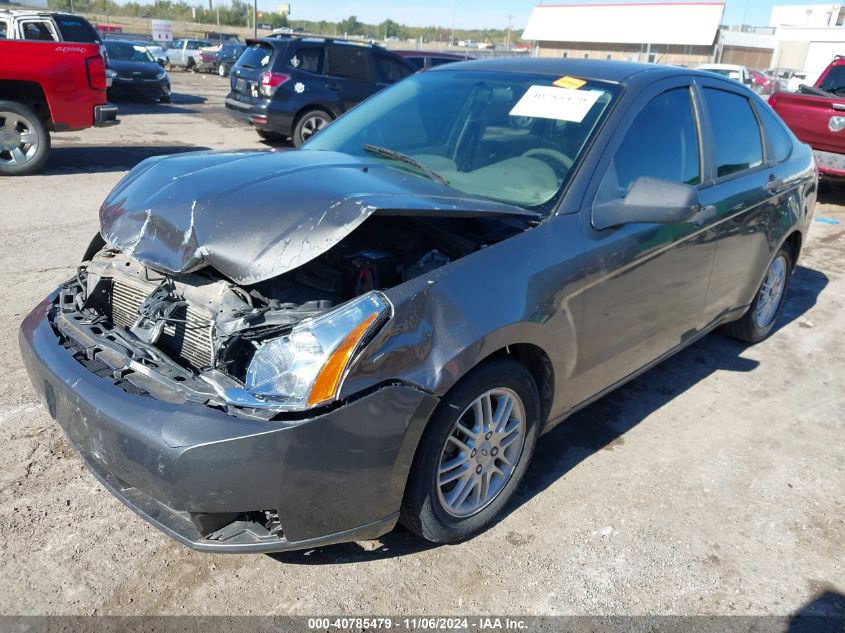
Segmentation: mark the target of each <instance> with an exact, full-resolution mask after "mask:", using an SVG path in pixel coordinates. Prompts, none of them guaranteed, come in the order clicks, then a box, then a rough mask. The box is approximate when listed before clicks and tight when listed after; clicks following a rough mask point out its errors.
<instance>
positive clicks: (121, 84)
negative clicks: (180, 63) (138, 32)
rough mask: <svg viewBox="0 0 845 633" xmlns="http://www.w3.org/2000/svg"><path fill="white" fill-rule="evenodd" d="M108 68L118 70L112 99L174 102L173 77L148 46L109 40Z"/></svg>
mask: <svg viewBox="0 0 845 633" xmlns="http://www.w3.org/2000/svg"><path fill="white" fill-rule="evenodd" d="M105 46H106V51H107V52H108V67H109V69H110V70H112V71H114V73H115V75H114V79H113V81H112V85H111V87H110V88H109V91H108V93H109V98H111V99H115V100H118V99H152V100H154V101H160V102H161V103H170V78H169V77H168V76H167V71H166V70H164V68H162V67H161V65H160V64H159V63H158V62H156V59H155V57H153V56H152V55H151V54H150V52H149V51H148V50H147V48H146V47H145V46H142V45H139V44H137V43H135V42H124V41H121V40H106V42H105Z"/></svg>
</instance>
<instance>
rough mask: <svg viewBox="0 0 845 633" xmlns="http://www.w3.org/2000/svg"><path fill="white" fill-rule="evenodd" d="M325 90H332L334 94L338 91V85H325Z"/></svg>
mask: <svg viewBox="0 0 845 633" xmlns="http://www.w3.org/2000/svg"><path fill="white" fill-rule="evenodd" d="M326 88H328V89H329V90H334V91H335V92H339V91H340V84H326Z"/></svg>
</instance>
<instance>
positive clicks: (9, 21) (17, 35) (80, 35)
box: [0, 9, 100, 44]
mask: <svg viewBox="0 0 845 633" xmlns="http://www.w3.org/2000/svg"><path fill="white" fill-rule="evenodd" d="M2 39H10V40H42V41H55V42H58V41H64V42H88V43H98V44H99V42H100V34H99V33H98V32H97V30H96V29H95V28H94V27H93V26H91V23H90V22H88V20H86V19H85V18H83V17H82V16H81V15H74V14H71V13H59V12H54V11H30V10H8V9H0V40H2Z"/></svg>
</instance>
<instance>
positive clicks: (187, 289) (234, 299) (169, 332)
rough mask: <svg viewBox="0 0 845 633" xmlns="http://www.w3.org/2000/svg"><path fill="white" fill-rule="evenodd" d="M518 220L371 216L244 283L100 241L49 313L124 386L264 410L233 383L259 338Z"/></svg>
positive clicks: (465, 250)
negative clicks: (168, 265)
mask: <svg viewBox="0 0 845 633" xmlns="http://www.w3.org/2000/svg"><path fill="white" fill-rule="evenodd" d="M527 226H528V225H527V223H526V221H525V220H523V219H516V218H466V217H464V218H416V217H409V216H396V217H393V216H387V217H378V216H377V217H372V218H370V219H368V220H367V221H366V222H364V223H363V224H362V225H361V226H359V227H358V228H357V229H355V230H354V231H352V232H351V233H349V235H347V236H346V237H345V238H343V239H342V240H340V241H339V242H338V243H337V244H335V245H334V246H333V247H331V248H330V249H329V250H327V251H326V252H325V253H323V254H322V255H320V256H319V257H317V258H315V259H313V260H311V261H309V262H306V263H305V264H303V265H302V266H299V267H297V268H294V269H293V270H289V271H287V272H284V273H283V274H281V275H278V276H276V277H273V278H271V279H267V280H263V281H260V282H258V283H256V284H253V285H237V284H235V283H233V282H231V281H230V280H228V279H226V278H225V277H223V276H222V275H221V274H219V273H218V272H217V271H216V270H215V269H213V268H212V267H210V266H206V267H204V268H201V269H200V270H197V271H195V272H190V273H182V274H178V275H176V274H163V273H160V272H158V271H156V270H154V269H152V268H149V267H147V266H145V265H143V264H141V263H139V262H138V261H136V260H135V259H133V258H131V257H129V256H127V255H126V254H124V253H122V252H121V251H119V250H117V249H114V248H111V247H109V246H106V247H105V248H103V249H102V250H100V251H99V252H98V253H97V254H96V255H95V256H94V257H93V258H92V259H91V261H90V262H87V263H86V264H84V265H83V267H81V268H80V270H79V272H78V275H77V277H76V279H73V280H71V281H69V282H67V283H66V284H65V285H63V286H62V288H61V295H60V300H59V309H58V310H57V313H56V315H55V317H54V320H53V323H54V327H55V328H56V329H57V330H58V331H59V333H60V334H61V335H62V336H63V337H64V339H65V346H66V347H68V348H69V349H71V350H72V351H73V352H74V353H75V354H76V355H77V358H78V359H79V360H80V361H81V362H83V363H85V364H87V365H88V366H89V367H90V368H91V369H92V371H95V373H98V374H100V375H103V376H108V377H110V378H111V379H113V380H115V381H116V382H118V383H119V384H121V385H122V386H123V387H124V388H125V389H129V390H133V391H137V392H139V393H148V394H150V395H153V396H154V397H157V398H160V399H163V400H168V401H195V402H199V403H202V404H207V405H211V406H218V407H220V408H222V409H224V410H227V411H229V412H230V413H234V414H238V415H247V416H249V417H261V418H270V417H272V416H273V415H275V413H277V411H274V410H273V408H272V406H270V405H269V404H268V405H267V407H266V408H265V407H264V406H262V405H263V404H264V403H262V401H261V399H260V398H259V399H257V398H256V397H254V396H253V395H252V394H249V393H247V391H246V390H245V389H244V384H245V381H246V379H247V372H248V368H249V365H250V362H251V360H252V359H253V357H254V355H255V352H256V350H257V349H258V348H259V347H260V346H261V345H262V343H263V342H264V341H267V340H268V339H273V338H274V337H280V336H284V335H287V334H289V333H290V332H291V329H292V328H293V327H294V326H295V325H296V324H298V323H300V322H302V321H304V320H306V319H308V318H309V317H316V316H318V315H320V314H322V313H325V312H327V311H329V310H331V309H332V308H334V307H336V306H339V305H341V304H344V302H347V301H349V300H351V299H354V298H356V297H361V296H362V295H365V294H367V293H372V291H378V290H384V289H388V288H392V287H394V286H397V285H399V284H401V283H403V282H405V281H408V280H410V279H413V278H416V277H419V276H422V275H426V274H428V273H430V272H431V271H433V270H436V269H437V268H439V267H441V266H444V265H446V264H448V263H450V262H452V261H455V260H457V259H460V258H462V257H464V256H466V255H468V254H470V253H472V252H474V251H476V250H478V249H480V248H484V247H486V246H488V245H490V244H493V243H495V242H498V241H501V240H502V239H505V238H507V237H510V236H511V235H513V234H515V233H518V232H520V231H522V230H524V229H525V228H526V227H527Z"/></svg>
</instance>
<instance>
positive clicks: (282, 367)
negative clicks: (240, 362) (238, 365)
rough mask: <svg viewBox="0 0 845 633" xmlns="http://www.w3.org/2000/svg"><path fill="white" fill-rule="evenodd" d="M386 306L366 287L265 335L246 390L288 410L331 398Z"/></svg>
mask: <svg viewBox="0 0 845 633" xmlns="http://www.w3.org/2000/svg"><path fill="white" fill-rule="evenodd" d="M390 312H391V306H390V303H389V302H388V300H387V298H386V297H385V296H384V295H382V294H381V293H379V292H369V293H367V294H365V295H361V296H360V297H357V298H356V299H353V300H352V301H349V302H348V303H345V304H343V305H342V306H340V307H338V308H336V309H334V310H331V311H329V312H326V313H325V314H321V315H320V316H318V317H315V318H313V319H306V320H305V321H302V322H300V323H298V324H297V325H295V326H294V328H293V329H292V330H291V332H290V333H289V334H287V335H286V336H281V337H279V338H274V339H271V340H268V341H265V342H264V343H263V344H262V345H261V346H260V347H259V348H258V349H257V350H256V352H255V355H254V356H253V358H252V361H251V362H250V364H249V367H248V369H247V372H246V380H245V384H244V387H245V388H246V391H248V392H249V393H251V394H253V395H254V396H257V397H266V398H267V399H268V400H272V402H273V406H274V407H275V408H278V409H280V410H288V411H292V410H301V409H306V408H309V407H313V406H316V405H319V404H324V403H326V402H329V401H331V400H334V399H335V398H336V397H337V394H338V391H339V390H340V385H341V382H342V380H343V376H344V373H345V372H346V369H347V368H348V367H349V363H350V361H351V360H352V358H353V357H354V355H355V352H356V351H357V350H359V349H360V348H361V346H362V344H363V343H364V342H366V341H367V340H369V339H370V338H371V337H372V335H373V334H374V333H375V332H376V331H377V330H378V328H379V327H381V326H382V325H383V324H384V322H385V321H386V320H387V319H388V318H389V317H390Z"/></svg>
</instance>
